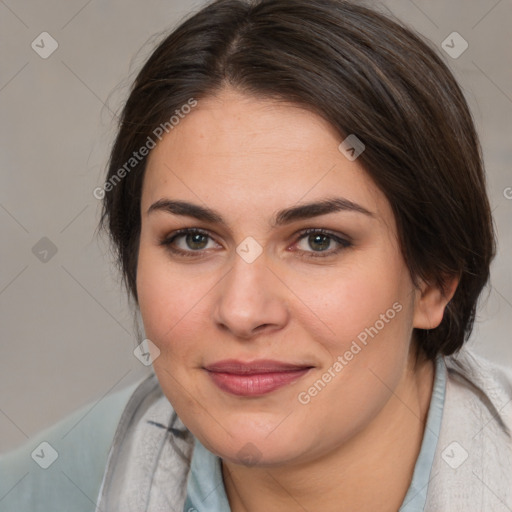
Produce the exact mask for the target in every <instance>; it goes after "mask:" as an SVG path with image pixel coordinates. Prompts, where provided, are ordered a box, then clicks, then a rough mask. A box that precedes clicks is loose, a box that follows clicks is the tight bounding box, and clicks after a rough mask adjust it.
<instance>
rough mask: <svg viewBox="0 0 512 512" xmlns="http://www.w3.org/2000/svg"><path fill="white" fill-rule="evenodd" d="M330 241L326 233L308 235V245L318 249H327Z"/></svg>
mask: <svg viewBox="0 0 512 512" xmlns="http://www.w3.org/2000/svg"><path fill="white" fill-rule="evenodd" d="M330 241H331V239H330V238H329V237H328V236H327V235H309V245H310V246H311V248H312V249H315V250H318V251H325V250H326V249H328V248H329V243H330Z"/></svg>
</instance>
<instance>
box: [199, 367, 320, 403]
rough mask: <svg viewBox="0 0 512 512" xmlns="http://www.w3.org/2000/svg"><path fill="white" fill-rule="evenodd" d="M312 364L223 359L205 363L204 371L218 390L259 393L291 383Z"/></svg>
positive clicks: (304, 373) (263, 393)
mask: <svg viewBox="0 0 512 512" xmlns="http://www.w3.org/2000/svg"><path fill="white" fill-rule="evenodd" d="M311 368H313V366H311V365H304V364H292V363H284V362H281V361H271V360H259V361H252V362H250V363H246V362H243V361H237V360H233V359H230V360H225V361H219V362H217V363H213V364H211V365H208V366H205V367H204V369H205V370H206V371H207V373H208V375H209V376H210V378H211V379H212V381H213V382H214V384H216V385H217V387H219V388H220V389H221V390H223V391H225V392H227V393H230V394H232V395H236V396H262V395H266V394H267V393H271V392H272V391H276V390H277V389H279V388H282V387H283V386H286V385H288V384H292V383H293V382H295V381H297V380H298V379H300V378H301V377H303V376H304V375H306V373H308V372H309V371H310V370H311Z"/></svg>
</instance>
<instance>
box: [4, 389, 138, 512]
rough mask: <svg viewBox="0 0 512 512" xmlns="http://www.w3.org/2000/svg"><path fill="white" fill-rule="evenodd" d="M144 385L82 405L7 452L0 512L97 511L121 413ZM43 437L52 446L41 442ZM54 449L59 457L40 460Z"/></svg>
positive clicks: (48, 455)
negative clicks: (108, 458)
mask: <svg viewBox="0 0 512 512" xmlns="http://www.w3.org/2000/svg"><path fill="white" fill-rule="evenodd" d="M139 384H140V383H139V382H137V383H135V384H133V385H131V386H129V387H126V388H125V389H123V390H122V391H120V392H117V393H113V394H111V395H108V396H106V397H104V398H103V399H102V400H100V401H98V402H97V403H94V404H90V405H87V406H86V407H83V408H81V409H79V410H78V411H76V412H74V413H73V414H71V415H69V416H68V417H67V418H65V419H64V420H62V421H60V422H59V423H57V424H55V425H53V426H52V427H50V428H48V429H45V430H44V431H42V432H41V433H39V434H38V435H37V436H35V437H33V438H31V439H30V441H28V442H27V443H25V444H24V445H22V446H21V447H19V448H18V449H16V450H14V451H12V452H10V453H7V454H3V455H1V456H0V512H91V511H93V510H94V506H95V503H96V500H97V496H98V489H99V487H100V484H101V481H102V477H103V473H104V471H105V465H106V463H107V455H108V452H109V448H110V446H111V444H112V438H113V437H114V433H115V431H116V428H117V425H118V423H119V418H120V417H121V414H122V412H123V409H124V407H125V406H126V402H127V401H128V399H129V397H130V396H131V395H132V394H133V392H134V390H135V388H136V387H137V386H138V385H139ZM43 442H46V443H49V445H50V446H51V448H48V447H47V445H42V447H41V443H43ZM52 449H53V450H55V452H56V453H57V458H56V459H55V461H54V462H53V463H52V464H51V465H50V466H49V467H48V468H47V469H43V467H41V466H40V465H38V463H37V462H36V461H38V462H39V463H41V464H43V466H44V465H45V464H44V463H45V462H46V463H48V462H49V461H50V460H51V459H48V457H51V455H52V454H53V452H52V451H51V450H52ZM34 450H35V451H34ZM41 450H42V451H41ZM32 453H34V456H33V457H34V458H32V455H31V454H32Z"/></svg>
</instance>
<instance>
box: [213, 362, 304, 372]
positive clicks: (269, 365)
mask: <svg viewBox="0 0 512 512" xmlns="http://www.w3.org/2000/svg"><path fill="white" fill-rule="evenodd" d="M204 368H205V369H206V370H208V371H211V372H218V373H233V374H236V375H240V374H258V373H272V372H289V371H293V370H304V369H306V368H311V365H307V364H294V363H284V362H282V361H272V360H270V359H258V360H256V361H251V362H244V361H238V360H236V359H225V360H223V361H217V362H216V363H213V364H209V365H207V366H205V367H204Z"/></svg>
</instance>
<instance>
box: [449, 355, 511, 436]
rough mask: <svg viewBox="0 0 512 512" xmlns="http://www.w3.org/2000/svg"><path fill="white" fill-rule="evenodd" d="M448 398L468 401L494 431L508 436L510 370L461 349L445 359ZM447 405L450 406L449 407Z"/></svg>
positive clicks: (509, 425) (509, 430) (509, 423)
mask: <svg viewBox="0 0 512 512" xmlns="http://www.w3.org/2000/svg"><path fill="white" fill-rule="evenodd" d="M445 363H446V367H447V371H448V387H449V390H450V392H451V394H452V395H454V396H455V397H457V398H459V399H461V398H465V399H466V400H469V402H470V404H471V405H472V406H473V407H476V408H478V409H479V410H480V412H479V414H480V415H481V416H482V417H489V419H491V418H492V423H493V424H494V425H495V427H496V431H497V432H501V433H502V434H503V435H505V436H506V437H508V438H511V437H512V369H511V368H507V367H505V366H502V365H500V364H498V363H496V362H493V361H490V360H488V359H487V358H485V357H484V356H481V355H479V354H477V353H475V352H474V351H473V350H472V349H470V348H468V347H464V348H463V349H462V350H461V351H460V352H458V353H457V354H455V355H452V356H448V357H445ZM449 406H450V405H449Z"/></svg>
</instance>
